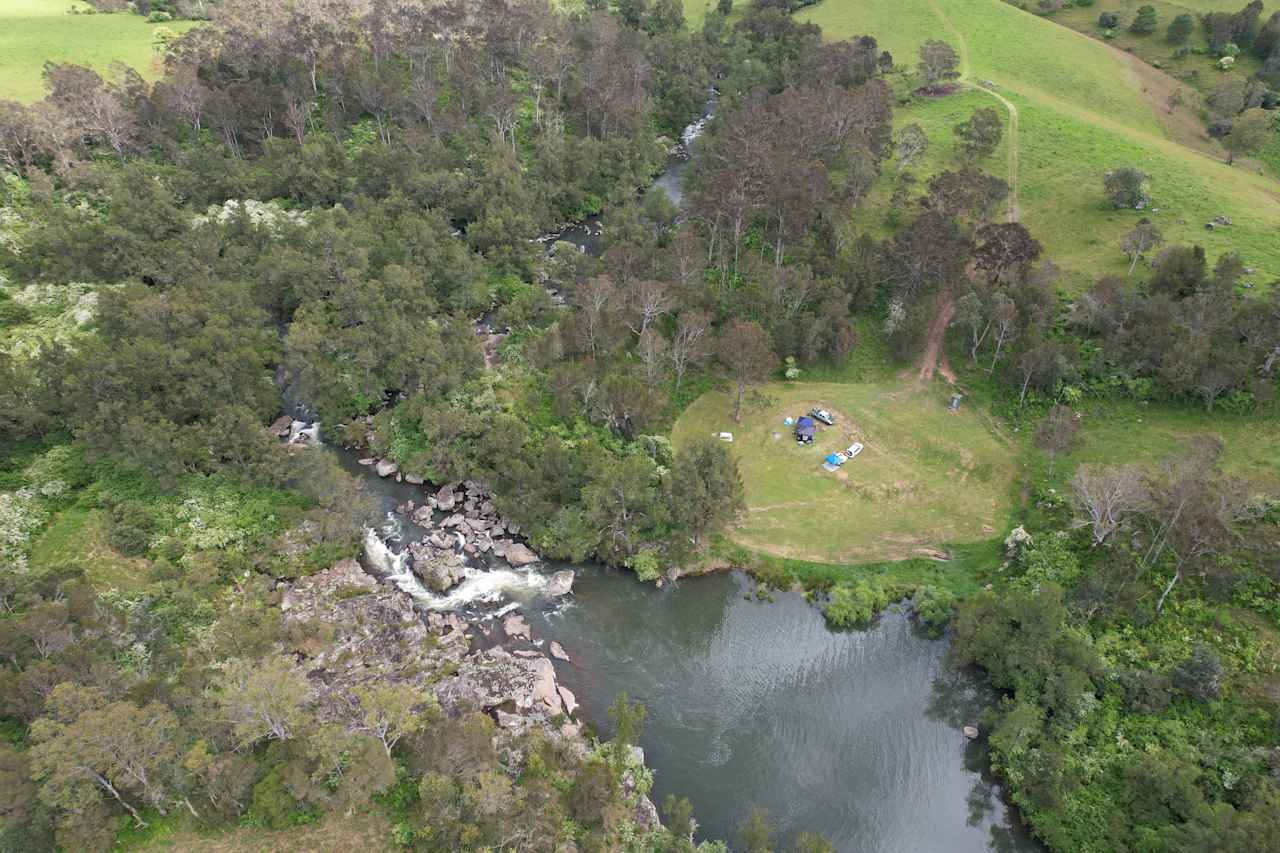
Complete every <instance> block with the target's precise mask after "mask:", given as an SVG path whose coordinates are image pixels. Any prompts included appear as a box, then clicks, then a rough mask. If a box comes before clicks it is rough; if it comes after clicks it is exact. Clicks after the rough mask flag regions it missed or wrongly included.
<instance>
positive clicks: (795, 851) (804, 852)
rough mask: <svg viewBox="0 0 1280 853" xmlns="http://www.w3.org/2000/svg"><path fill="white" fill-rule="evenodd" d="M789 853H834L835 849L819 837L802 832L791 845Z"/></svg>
mask: <svg viewBox="0 0 1280 853" xmlns="http://www.w3.org/2000/svg"><path fill="white" fill-rule="evenodd" d="M791 853H836V847H835V845H834V844H832V843H831V842H830V841H828V840H827V839H825V838H823V837H822V836H821V835H815V834H814V833H812V832H802V833H800V835H799V836H797V837H796V840H795V842H794V843H793V844H792V845H791Z"/></svg>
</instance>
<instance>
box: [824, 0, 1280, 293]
mask: <svg viewBox="0 0 1280 853" xmlns="http://www.w3.org/2000/svg"><path fill="white" fill-rule="evenodd" d="M800 14H801V16H802V17H804V18H806V19H808V20H812V21H814V22H815V23H817V24H819V25H820V26H822V28H823V31H824V32H825V33H826V35H827V37H828V38H846V37H850V36H855V35H861V34H871V35H873V36H875V37H876V38H877V39H878V40H879V41H880V43H881V44H882V46H883V47H885V48H886V49H888V50H889V51H890V52H892V53H893V55H894V57H895V58H896V59H897V61H898V63H899V64H900V65H914V64H915V63H916V61H917V52H918V49H919V46H920V44H921V43H922V42H923V41H925V40H926V39H930V38H941V39H944V40H947V41H950V42H951V43H952V44H953V45H954V46H955V47H956V48H957V49H958V50H960V51H961V53H962V56H963V57H964V60H965V61H964V69H963V70H964V72H965V74H966V76H967V78H968V79H970V80H973V81H979V80H988V81H992V82H993V83H994V84H995V86H994V91H996V92H998V93H999V94H1001V95H1003V96H1004V97H1006V98H1007V99H1009V100H1010V101H1011V102H1012V103H1013V104H1014V105H1015V106H1016V107H1017V110H1018V112H1019V116H1020V130H1019V135H1018V151H1017V154H1018V164H1019V165H1018V174H1019V181H1018V188H1017V190H1018V200H1019V207H1020V211H1021V219H1022V221H1023V222H1024V223H1025V224H1026V225H1027V226H1028V227H1029V228H1030V229H1031V230H1032V232H1033V233H1034V234H1035V236H1036V237H1037V238H1038V239H1040V240H1041V242H1043V243H1044V244H1045V246H1046V249H1047V254H1048V256H1049V257H1051V258H1052V259H1053V260H1054V261H1055V262H1057V263H1059V264H1060V265H1062V266H1065V267H1067V268H1074V269H1076V270H1078V271H1082V276H1081V278H1082V279H1084V278H1096V277H1097V276H1099V275H1102V274H1106V273H1115V272H1121V271H1123V270H1124V268H1125V266H1126V265H1125V262H1124V258H1123V257H1122V256H1121V254H1120V251H1119V248H1118V247H1119V242H1120V239H1121V237H1122V236H1123V235H1124V234H1125V233H1126V232H1127V231H1128V230H1130V229H1131V228H1132V227H1133V224H1134V223H1135V222H1136V221H1137V219H1138V218H1139V216H1140V215H1141V214H1138V213H1137V212H1133V211H1128V212H1126V211H1112V210H1107V209H1106V208H1105V207H1104V206H1103V203H1102V188H1101V184H1102V174H1103V172H1105V171H1106V170H1107V169H1110V168H1113V167H1115V166H1117V165H1124V164H1132V165H1136V166H1138V167H1139V168H1141V169H1143V170H1144V171H1146V172H1147V173H1148V174H1150V175H1151V176H1152V180H1151V190H1152V195H1153V197H1154V206H1155V207H1156V208H1158V209H1159V213H1150V212H1149V213H1148V214H1147V215H1149V216H1151V217H1152V218H1153V219H1154V220H1155V221H1156V222H1157V224H1158V225H1159V227H1160V228H1161V229H1162V231H1163V232H1164V234H1165V237H1166V239H1167V240H1168V241H1170V242H1175V241H1181V242H1192V241H1194V242H1198V243H1201V244H1203V245H1204V246H1205V248H1206V249H1207V250H1208V251H1209V253H1210V255H1211V256H1216V255H1217V254H1220V253H1222V252H1225V251H1228V250H1232V249H1234V250H1236V251H1239V252H1241V254H1242V255H1244V257H1245V259H1246V263H1248V264H1249V265H1250V266H1254V267H1256V268H1258V269H1259V270H1260V273H1259V275H1258V278H1259V279H1260V280H1262V281H1266V280H1269V279H1273V278H1277V277H1280V240H1277V239H1276V234H1277V229H1280V182H1277V181H1276V180H1274V179H1272V178H1270V177H1267V176H1265V175H1259V174H1255V173H1252V172H1249V171H1246V170H1244V169H1233V168H1231V167H1228V166H1226V165H1225V164H1224V163H1222V162H1220V161H1218V160H1216V159H1215V158H1213V157H1211V156H1209V155H1207V154H1205V153H1202V152H1200V151H1197V150H1193V149H1191V148H1188V147H1186V146H1184V145H1182V144H1179V143H1178V142H1175V141H1172V140H1171V139H1169V138H1167V137H1166V134H1165V130H1164V128H1163V126H1162V124H1161V121H1160V120H1159V117H1158V115H1157V113H1156V111H1155V106H1154V104H1153V103H1152V101H1151V99H1149V98H1148V93H1147V92H1145V91H1144V87H1146V86H1147V85H1148V83H1147V82H1144V78H1143V77H1142V76H1141V75H1139V73H1138V72H1137V69H1136V68H1135V65H1134V63H1133V61H1132V58H1131V57H1129V56H1128V55H1127V54H1125V53H1123V52H1121V51H1118V50H1116V49H1114V48H1112V47H1110V46H1108V45H1105V44H1103V43H1101V42H1099V41H1096V40H1094V39H1090V38H1087V37H1085V36H1083V35H1081V34H1079V33H1077V32H1074V31H1072V30H1069V29H1067V28H1066V27H1064V26H1061V25H1059V24H1056V23H1054V22H1053V21H1051V20H1048V19H1045V18H1041V17H1038V16H1035V15H1032V14H1029V13H1027V12H1023V11H1021V10H1019V9H1016V8H1014V7H1013V6H1010V5H1009V4H1007V3H1004V2H1002V1H1001V0H898V2H894V3H891V4H890V3H881V2H875V0H825V2H823V3H821V4H819V5H818V6H815V7H812V8H810V9H807V10H805V11H804V12H802V13H800ZM957 97H960V96H957ZM963 97H964V98H965V99H966V103H965V108H966V109H967V110H969V111H970V112H971V111H972V108H974V107H976V106H978V105H988V106H989V105H994V102H993V101H992V100H991V99H990V96H989V95H984V96H980V97H978V96H976V95H975V94H974V93H969V94H966V95H964V96H963ZM982 98H985V99H986V100H982ZM954 112H955V111H954V110H951V109H950V108H948V107H946V106H942V105H939V104H938V103H937V102H935V101H932V100H929V101H924V102H921V101H920V100H917V102H916V103H915V104H913V105H912V106H910V107H908V108H906V109H901V110H898V111H897V122H898V123H899V125H901V124H906V123H910V122H912V121H919V122H920V123H921V124H922V126H925V127H926V130H927V131H930V126H932V128H933V130H932V131H931V132H930V137H931V141H932V142H933V143H934V144H935V148H936V147H938V144H939V143H941V145H942V146H943V147H944V148H946V149H949V148H950V147H951V146H952V145H953V142H952V140H951V134H950V126H951V125H952V124H954V121H952V118H953V115H952V114H953V113H954ZM945 162H946V161H945V159H943V160H939V159H938V158H936V157H935V158H934V159H933V160H932V161H931V162H930V163H928V164H926V166H925V167H926V168H928V167H929V166H932V167H933V168H938V167H940V166H942V165H944V164H945ZM988 168H989V169H990V170H991V171H992V172H994V173H995V174H999V175H1002V176H1003V174H1004V168H1003V158H1002V156H1000V155H997V157H993V158H992V160H991V161H990V163H989V164H988ZM922 174H927V172H922ZM1220 214H1221V215H1226V216H1229V217H1231V218H1232V220H1233V221H1234V222H1235V225H1233V226H1232V227H1231V228H1230V229H1227V230H1224V231H1221V232H1216V233H1210V232H1207V231H1205V230H1204V223H1205V222H1208V221H1209V220H1211V219H1213V218H1214V217H1215V216H1218V215H1220Z"/></svg>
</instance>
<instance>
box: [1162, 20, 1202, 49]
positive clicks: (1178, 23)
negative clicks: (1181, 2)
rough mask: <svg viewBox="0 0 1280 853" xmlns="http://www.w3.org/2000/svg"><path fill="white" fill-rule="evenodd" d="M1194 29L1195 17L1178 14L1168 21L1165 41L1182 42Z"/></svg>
mask: <svg viewBox="0 0 1280 853" xmlns="http://www.w3.org/2000/svg"><path fill="white" fill-rule="evenodd" d="M1194 29H1195V19H1194V18H1192V17H1191V16H1190V15H1188V14H1182V15H1178V16H1177V17H1176V18H1174V19H1173V20H1172V21H1170V22H1169V29H1168V30H1166V31H1165V41H1167V42H1169V44H1183V43H1184V42H1186V40H1187V38H1188V37H1190V35H1191V32H1192V30H1194Z"/></svg>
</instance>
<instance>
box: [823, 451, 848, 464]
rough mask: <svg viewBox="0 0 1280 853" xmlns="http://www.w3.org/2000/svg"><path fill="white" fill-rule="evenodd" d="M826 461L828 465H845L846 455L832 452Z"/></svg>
mask: <svg viewBox="0 0 1280 853" xmlns="http://www.w3.org/2000/svg"><path fill="white" fill-rule="evenodd" d="M826 461H827V464H828V465H843V464H844V457H843V456H841V455H840V454H839V453H832V454H831V455H830V456H828V457H827V460H826Z"/></svg>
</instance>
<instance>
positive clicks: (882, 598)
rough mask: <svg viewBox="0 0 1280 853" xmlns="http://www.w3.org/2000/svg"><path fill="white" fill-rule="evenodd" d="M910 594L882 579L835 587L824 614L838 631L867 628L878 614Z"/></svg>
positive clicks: (906, 589)
mask: <svg viewBox="0 0 1280 853" xmlns="http://www.w3.org/2000/svg"><path fill="white" fill-rule="evenodd" d="M910 591H911V590H910V588H909V587H904V586H900V585H898V584H894V583H893V582H891V581H886V580H885V579H884V578H880V577H872V578H863V579H861V580H858V581H856V582H854V583H847V582H845V583H840V584H837V585H836V586H835V587H833V588H832V590H831V593H830V595H829V596H828V598H827V603H826V604H825V605H823V608H822V613H823V615H824V616H826V617H827V622H828V623H830V624H831V625H832V626H833V627H836V628H852V627H855V626H858V625H865V624H867V623H868V622H870V621H871V620H872V619H873V618H874V617H875V615H876V614H877V613H879V612H880V611H881V610H884V609H885V608H886V607H888V606H889V605H890V604H891V603H893V602H894V601H897V600H898V599H899V598H902V597H904V596H905V595H907V594H908V593H909V592H910Z"/></svg>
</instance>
